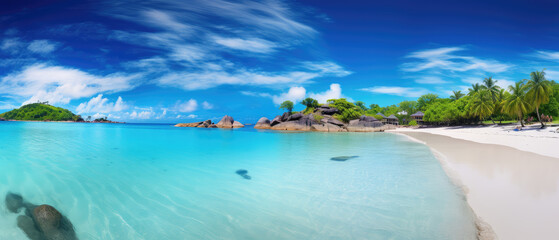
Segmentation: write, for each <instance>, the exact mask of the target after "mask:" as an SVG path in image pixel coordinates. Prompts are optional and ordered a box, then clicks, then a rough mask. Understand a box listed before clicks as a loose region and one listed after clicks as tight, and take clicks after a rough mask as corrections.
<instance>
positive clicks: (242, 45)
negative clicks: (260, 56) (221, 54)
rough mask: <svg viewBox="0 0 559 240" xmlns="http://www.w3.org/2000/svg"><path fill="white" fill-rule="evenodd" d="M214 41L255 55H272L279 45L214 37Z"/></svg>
mask: <svg viewBox="0 0 559 240" xmlns="http://www.w3.org/2000/svg"><path fill="white" fill-rule="evenodd" d="M213 40H214V41H215V42H216V43H217V44H220V45H223V46H226V47H228V48H232V49H236V50H243V51H248V52H255V53H270V52H273V51H274V49H275V48H276V47H278V45H277V44H275V43H273V42H270V41H267V40H264V39H259V38H252V39H241V38H223V37H214V39H213Z"/></svg>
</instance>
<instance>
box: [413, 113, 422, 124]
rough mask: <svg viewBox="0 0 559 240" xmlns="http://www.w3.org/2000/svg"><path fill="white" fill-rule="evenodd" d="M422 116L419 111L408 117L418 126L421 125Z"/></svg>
mask: <svg viewBox="0 0 559 240" xmlns="http://www.w3.org/2000/svg"><path fill="white" fill-rule="evenodd" d="M423 116H425V114H424V113H422V112H421V111H417V112H416V113H414V114H412V115H410V117H411V118H412V119H413V120H415V121H416V122H417V123H419V124H421V123H423Z"/></svg>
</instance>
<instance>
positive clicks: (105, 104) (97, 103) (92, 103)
mask: <svg viewBox="0 0 559 240" xmlns="http://www.w3.org/2000/svg"><path fill="white" fill-rule="evenodd" d="M127 108H128V106H127V105H126V104H125V103H124V101H123V100H122V98H121V97H120V96H119V97H118V99H117V100H116V102H114V103H111V102H109V99H107V98H103V94H99V95H97V97H94V98H91V99H90V100H89V101H88V102H83V103H80V105H78V107H77V108H76V112H77V113H78V114H82V113H93V112H97V113H110V112H120V111H122V110H125V109H127Z"/></svg>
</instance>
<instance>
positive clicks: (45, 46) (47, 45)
mask: <svg viewBox="0 0 559 240" xmlns="http://www.w3.org/2000/svg"><path fill="white" fill-rule="evenodd" d="M56 48H57V44H56V43H53V42H51V41H49V40H34V41H32V42H31V43H29V46H27V50H29V51H31V52H34V53H39V54H46V53H50V52H52V51H54V50H55V49H56Z"/></svg>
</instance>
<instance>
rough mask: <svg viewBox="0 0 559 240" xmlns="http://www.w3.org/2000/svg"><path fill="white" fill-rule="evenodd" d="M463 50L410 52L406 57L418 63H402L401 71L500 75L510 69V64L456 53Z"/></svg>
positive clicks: (447, 49) (449, 48)
mask: <svg viewBox="0 0 559 240" xmlns="http://www.w3.org/2000/svg"><path fill="white" fill-rule="evenodd" d="M464 50H466V49H465V48H462V47H445V48H436V49H427V50H421V51H416V52H412V53H411V54H409V55H408V56H406V57H407V58H413V59H418V60H419V61H416V62H408V63H404V64H403V65H402V70H403V71H405V72H420V71H425V70H447V71H455V72H465V71H472V70H480V71H484V72H490V73H500V72H504V71H507V70H508V69H510V68H511V67H512V65H510V64H506V63H501V62H499V61H497V60H493V59H481V58H478V57H473V56H467V55H460V54H458V53H457V52H460V51H464Z"/></svg>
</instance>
